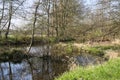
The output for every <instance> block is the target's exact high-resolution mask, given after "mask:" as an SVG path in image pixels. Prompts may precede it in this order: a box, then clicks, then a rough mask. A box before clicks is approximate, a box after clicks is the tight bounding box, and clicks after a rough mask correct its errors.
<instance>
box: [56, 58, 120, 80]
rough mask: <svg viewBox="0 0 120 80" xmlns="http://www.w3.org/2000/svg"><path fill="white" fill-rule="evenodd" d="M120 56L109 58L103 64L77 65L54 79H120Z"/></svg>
mask: <svg viewBox="0 0 120 80" xmlns="http://www.w3.org/2000/svg"><path fill="white" fill-rule="evenodd" d="M119 74H120V58H118V59H115V60H110V61H108V62H106V63H104V64H103V65H97V66H89V67H87V68H82V67H78V68H76V69H75V70H73V71H69V72H65V73H64V74H63V75H61V76H60V77H58V78H56V79H55V80H120V76H119Z"/></svg>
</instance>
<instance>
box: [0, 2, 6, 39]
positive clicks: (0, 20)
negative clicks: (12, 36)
mask: <svg viewBox="0 0 120 80" xmlns="http://www.w3.org/2000/svg"><path fill="white" fill-rule="evenodd" d="M4 9H5V1H4V0H3V5H2V15H1V18H0V38H2V30H1V28H2V25H1V23H2V20H3V16H4Z"/></svg>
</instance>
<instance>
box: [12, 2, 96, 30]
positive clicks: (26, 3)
mask: <svg viewBox="0 0 120 80" xmlns="http://www.w3.org/2000/svg"><path fill="white" fill-rule="evenodd" d="M33 1H34V0H27V1H26V2H25V3H24V4H25V6H26V7H31V6H32V4H33ZM95 1H96V0H85V2H86V6H89V7H91V8H92V5H95ZM12 23H14V24H15V25H16V26H17V27H21V26H23V25H24V24H27V22H26V20H24V19H12ZM11 28H12V27H11Z"/></svg>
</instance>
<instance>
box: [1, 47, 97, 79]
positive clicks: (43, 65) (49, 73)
mask: <svg viewBox="0 0 120 80" xmlns="http://www.w3.org/2000/svg"><path fill="white" fill-rule="evenodd" d="M21 48H23V49H25V50H27V49H28V47H21ZM45 54H49V55H51V54H52V53H51V46H49V47H48V46H33V47H32V48H31V50H30V55H32V56H34V57H31V58H29V59H23V60H22V61H20V62H17V63H14V62H12V61H0V80H54V78H55V77H57V76H59V75H61V74H62V73H64V72H65V71H68V70H70V69H73V68H74V65H80V66H85V65H89V64H96V63H97V61H98V60H97V59H98V57H96V56H91V55H88V54H87V55H85V54H84V55H82V54H81V55H78V56H74V57H70V58H69V59H68V58H66V57H63V58H59V59H58V58H51V57H47V58H41V56H43V55H45ZM72 66H73V67H72Z"/></svg>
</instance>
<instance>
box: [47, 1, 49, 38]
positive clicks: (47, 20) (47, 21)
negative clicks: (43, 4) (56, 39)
mask: <svg viewBox="0 0 120 80" xmlns="http://www.w3.org/2000/svg"><path fill="white" fill-rule="evenodd" d="M47 14H48V19H47V24H48V29H47V32H48V33H47V36H48V38H49V36H50V0H48V9H47Z"/></svg>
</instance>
